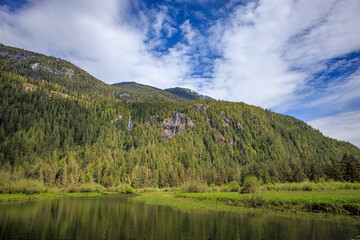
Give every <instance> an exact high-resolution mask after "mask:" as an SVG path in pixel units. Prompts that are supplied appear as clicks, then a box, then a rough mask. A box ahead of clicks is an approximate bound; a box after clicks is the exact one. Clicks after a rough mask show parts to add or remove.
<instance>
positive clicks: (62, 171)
mask: <svg viewBox="0 0 360 240" xmlns="http://www.w3.org/2000/svg"><path fill="white" fill-rule="evenodd" d="M0 64H1V65H0V168H1V169H2V170H3V171H9V172H16V173H17V174H20V175H22V176H23V177H25V178H35V179H40V180H42V181H44V182H45V183H47V184H50V185H53V186H54V185H58V186H69V185H73V184H77V183H87V182H96V183H100V184H102V185H104V186H113V185H117V184H119V183H124V182H125V183H130V184H131V185H132V186H134V187H144V186H158V187H166V186H178V185H179V184H181V183H182V182H184V181H186V180H190V179H198V178H200V179H202V180H204V181H206V182H207V183H208V184H218V185H221V184H223V183H226V182H229V181H232V180H237V181H241V179H243V177H244V176H246V175H249V174H253V175H256V176H258V177H259V178H261V179H262V180H263V181H264V182H270V181H272V182H276V181H302V180H304V179H307V178H308V179H310V180H317V179H319V178H332V179H338V178H339V179H340V180H341V178H342V177H343V175H344V174H345V173H344V172H341V171H342V170H341V169H340V170H339V169H338V166H339V164H338V163H339V161H340V160H341V158H342V156H343V154H349V155H352V156H354V157H355V159H359V156H360V150H359V149H358V148H357V147H355V146H354V145H352V144H350V143H346V142H341V141H336V140H334V139H330V138H327V137H324V136H323V135H322V134H321V133H320V132H319V131H317V130H314V129H312V128H311V127H310V126H309V125H307V124H306V123H304V122H302V121H300V120H297V119H295V118H293V117H290V116H284V115H281V114H277V113H274V112H271V111H268V110H264V109H261V108H259V107H254V106H249V105H246V104H244V103H232V102H225V101H215V100H196V101H184V100H182V99H177V98H172V97H169V96H171V95H161V96H160V95H156V94H155V93H157V92H158V91H161V90H157V89H155V90H156V91H155V90H154V91H150V92H151V93H152V94H153V93H154V94H155V95H156V97H150V98H147V96H146V94H145V92H146V91H144V89H143V90H141V91H138V92H140V93H141V94H139V95H134V97H133V99H132V100H131V99H126V98H123V97H122V96H121V94H124V91H125V90H126V88H125V87H124V86H111V85H107V84H105V83H103V82H101V81H99V80H97V79H95V78H94V77H91V76H90V75H89V74H87V73H86V72H85V71H83V70H81V69H79V68H77V67H75V66H74V65H72V64H70V63H68V62H66V61H64V60H60V59H55V58H52V57H46V56H44V55H40V54H36V53H31V52H27V51H23V50H20V49H15V48H9V47H5V46H0ZM142 87H143V86H142ZM128 88H129V86H128ZM145 88H146V89H147V88H148V86H145ZM127 90H129V89H127ZM130 90H131V91H129V93H128V94H129V95H130V94H135V93H136V86H133V85H132V86H131V89H130ZM169 94H170V93H169ZM155 95H154V96H155ZM141 96H144V98H145V99H141ZM158 96H160V97H158ZM165 96H166V97H165ZM167 97H169V98H170V99H167ZM355 161H356V162H355V166H358V163H359V162H358V160H355ZM356 164H357V165H356ZM338 170H339V173H338V172H337V171H338Z"/></svg>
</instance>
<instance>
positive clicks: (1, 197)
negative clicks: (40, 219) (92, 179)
mask: <svg viewBox="0 0 360 240" xmlns="http://www.w3.org/2000/svg"><path fill="white" fill-rule="evenodd" d="M101 195H103V194H102V193H97V192H87V193H35V194H25V193H15V194H0V201H1V202H6V201H24V200H33V199H44V198H47V199H54V198H61V197H93V196H101Z"/></svg>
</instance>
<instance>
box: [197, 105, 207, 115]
mask: <svg viewBox="0 0 360 240" xmlns="http://www.w3.org/2000/svg"><path fill="white" fill-rule="evenodd" d="M194 110H195V111H197V112H202V113H203V114H205V113H206V110H207V108H206V106H204V104H198V105H195V106H194Z"/></svg>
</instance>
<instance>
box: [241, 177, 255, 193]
mask: <svg viewBox="0 0 360 240" xmlns="http://www.w3.org/2000/svg"><path fill="white" fill-rule="evenodd" d="M259 186H260V181H259V179H258V178H257V177H255V176H252V175H250V176H246V177H245V179H244V181H243V184H242V188H241V189H240V191H239V193H255V192H256V191H257V189H258V188H259Z"/></svg>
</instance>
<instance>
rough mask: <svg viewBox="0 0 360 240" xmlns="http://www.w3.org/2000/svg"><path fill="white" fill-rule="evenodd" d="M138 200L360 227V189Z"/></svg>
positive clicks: (154, 195)
mask: <svg viewBox="0 0 360 240" xmlns="http://www.w3.org/2000/svg"><path fill="white" fill-rule="evenodd" d="M132 200H134V201H138V202H143V203H146V204H153V205H164V206H169V207H172V208H176V209H183V210H193V209H194V210H195V209H197V210H201V209H202V210H215V211H228V212H240V213H248V214H261V215H266V216H274V215H276V216H286V217H289V216H292V217H306V218H316V219H323V220H345V221H351V222H355V223H356V224H360V190H337V191H319V192H309V191H264V192H263V193H261V194H259V195H254V194H238V193H229V192H228V193H226V192H219V193H175V192H145V193H142V194H141V195H139V196H137V197H134V198H132Z"/></svg>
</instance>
